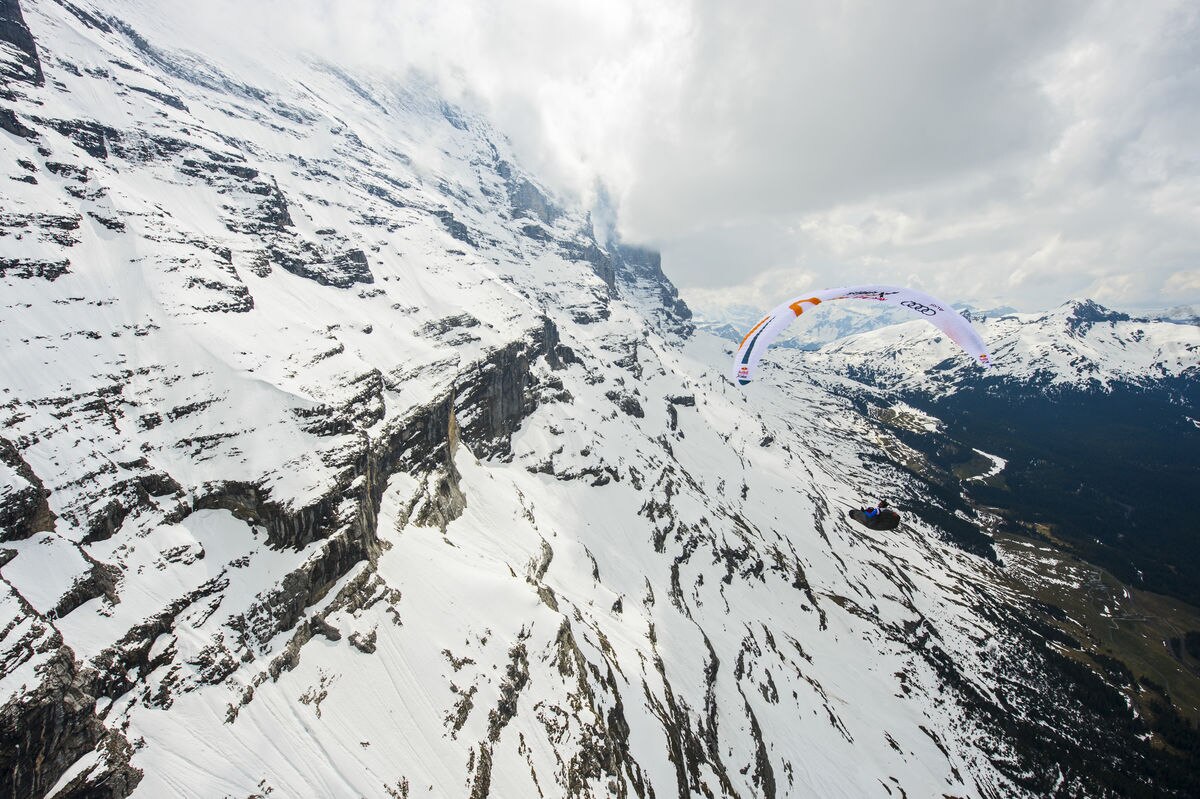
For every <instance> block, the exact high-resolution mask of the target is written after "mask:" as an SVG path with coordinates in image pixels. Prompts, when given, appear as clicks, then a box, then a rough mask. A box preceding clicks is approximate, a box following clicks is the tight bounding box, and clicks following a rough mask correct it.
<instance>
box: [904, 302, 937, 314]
mask: <svg viewBox="0 0 1200 799" xmlns="http://www.w3.org/2000/svg"><path fill="white" fill-rule="evenodd" d="M900 304H901V305H903V306H904V307H905V308H912V309H913V310H914V311H916V312H917V313H919V314H924V315H925V316H937V309H935V308H930V307H929V306H928V305H922V304H921V303H919V302H917V301H916V300H905V301H904V302H902V303H900Z"/></svg>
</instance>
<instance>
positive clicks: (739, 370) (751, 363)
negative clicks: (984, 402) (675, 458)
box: [731, 285, 992, 386]
mask: <svg viewBox="0 0 1200 799" xmlns="http://www.w3.org/2000/svg"><path fill="white" fill-rule="evenodd" d="M831 300H866V301H868V302H886V303H890V304H892V305H898V306H900V307H901V308H908V309H909V310H910V311H912V312H913V313H915V314H918V315H919V316H921V317H922V318H924V319H925V320H926V321H927V322H929V323H930V324H931V325H934V326H935V327H937V328H938V329H940V330H941V331H942V332H943V333H945V334H946V335H947V336H949V337H950V339H951V340H952V341H954V343H955V344H957V345H958V346H960V347H962V348H963V350H965V351H966V352H967V354H969V355H970V356H971V357H972V358H973V359H975V361H976V362H977V363H979V364H981V365H982V366H984V367H985V368H986V367H990V366H991V365H992V364H991V356H990V355H989V354H988V351H987V345H985V344H984V343H983V339H982V338H980V337H979V334H978V333H977V332H975V328H974V327H972V326H971V323H970V322H968V321H967V320H966V319H965V318H964V317H963V316H962V315H960V314H959V313H958V312H957V311H955V310H954V309H953V308H951V307H950V306H949V305H947V304H946V303H944V302H942V301H941V300H939V299H937V298H936V297H931V296H930V295H928V294H926V293H925V292H923V291H916V290H915V289H908V288H903V287H901V286H882V285H880V286H845V287H843V288H837V289H822V290H820V291H814V292H812V293H811V294H801V295H800V296H799V297H794V298H793V299H790V300H788V301H787V302H785V303H783V304H782V305H780V306H779V307H777V308H775V309H774V310H773V311H771V312H770V313H769V314H767V315H766V316H764V317H763V318H762V320H761V321H759V323H758V324H756V325H755V326H754V327H752V328H751V329H750V332H749V333H747V334H746V336H745V338H743V339H742V343H741V344H740V345H739V346H738V351H737V354H736V355H735V356H734V359H733V372H732V374H731V377H732V378H733V379H734V380H736V381H737V382H738V384H739V385H743V386H744V385H746V384H747V383H749V382H750V381H751V380H753V379H754V372H755V370H756V369H757V367H758V361H759V359H760V358H762V356H763V353H765V352H766V351H767V348H768V347H770V346H771V342H773V341H774V340H775V339H776V338H777V337H778V336H779V334H780V333H782V332H783V330H784V328H786V327H787V326H788V325H790V324H791V323H792V322H793V321H794V320H795V319H796V317H798V316H800V315H801V314H803V313H804V312H805V311H806V310H811V309H813V308H816V307H817V306H818V305H820V304H821V303H823V302H830V301H831Z"/></svg>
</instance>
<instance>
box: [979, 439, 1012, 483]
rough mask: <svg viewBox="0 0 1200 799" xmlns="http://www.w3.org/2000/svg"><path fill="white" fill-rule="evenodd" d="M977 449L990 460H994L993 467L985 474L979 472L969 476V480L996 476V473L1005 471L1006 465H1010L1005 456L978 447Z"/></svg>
mask: <svg viewBox="0 0 1200 799" xmlns="http://www.w3.org/2000/svg"><path fill="white" fill-rule="evenodd" d="M971 449H975V448H974V447H972V448H971ZM975 451H976V452H978V453H979V454H980V455H982V456H983V457H985V458H987V459H988V460H990V461H991V462H992V465H991V468H989V469H988V470H987V471H986V472H984V473H983V474H977V475H975V476H974V477H971V478H969V480H986V479H987V478H989V477H995V476H996V475H998V474H1000V472H1002V471H1004V467H1005V466H1007V465H1008V461H1006V460H1005V459H1004V458H1001V457H999V456H998V455H992V454H990V453H987V452H984V451H983V450H981V449H976V450H975Z"/></svg>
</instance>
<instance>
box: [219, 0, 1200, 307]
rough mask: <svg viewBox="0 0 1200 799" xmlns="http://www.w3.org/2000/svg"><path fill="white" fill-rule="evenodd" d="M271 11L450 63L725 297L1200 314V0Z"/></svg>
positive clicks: (464, 96) (667, 0) (265, 2)
mask: <svg viewBox="0 0 1200 799" xmlns="http://www.w3.org/2000/svg"><path fill="white" fill-rule="evenodd" d="M199 5H203V4H199ZM253 5H254V7H255V8H256V9H257V12H256V13H257V14H258V15H259V16H260V17H261V19H262V20H263V21H264V22H265V23H266V24H267V26H268V27H269V28H270V29H271V30H272V31H274V33H275V35H276V36H277V37H278V38H279V39H280V40H281V41H283V40H286V44H287V46H296V47H303V48H306V49H310V50H315V51H318V52H323V53H326V54H328V55H330V56H333V57H337V58H340V59H342V60H354V61H356V62H360V63H359V64H358V65H359V66H361V67H362V68H369V69H373V70H385V71H395V72H396V73H397V74H402V73H403V72H404V71H405V70H408V69H410V68H413V67H416V68H418V69H421V70H422V71H424V72H427V73H429V74H431V75H433V76H435V77H436V78H437V79H438V80H439V81H440V82H441V83H442V85H443V86H444V87H445V90H446V92H447V93H448V94H449V95H451V96H452V97H454V98H455V99H457V100H458V101H460V102H464V103H468V104H471V105H473V106H475V107H477V108H479V109H483V110H485V111H486V113H488V114H489V115H490V116H491V117H492V118H494V119H495V120H496V122H497V125H498V126H499V127H500V128H501V129H502V130H504V131H505V132H507V134H508V135H509V136H510V138H511V139H512V141H513V143H514V146H515V147H516V148H517V151H518V153H519V154H520V155H521V157H522V160H523V161H524V162H525V164H526V166H527V167H528V168H530V169H531V170H532V171H534V172H535V173H536V174H540V175H542V176H543V177H544V179H545V180H546V181H547V182H548V183H549V184H550V185H551V186H552V187H553V188H554V190H556V191H557V192H559V193H560V194H562V195H564V196H570V195H575V196H581V197H584V198H586V197H588V196H590V195H592V194H593V193H594V190H595V187H596V185H597V184H598V183H603V184H604V185H605V186H606V187H607V189H608V191H609V193H610V194H611V196H612V197H613V198H614V199H615V200H616V201H617V203H618V204H619V214H620V225H621V230H622V234H623V236H624V238H625V239H626V240H628V241H633V242H638V243H644V244H648V245H651V246H654V247H657V248H659V249H660V250H661V251H662V253H663V257H664V268H665V269H666V271H667V273H668V275H669V276H670V277H671V278H672V279H673V280H674V281H675V282H676V283H677V284H678V285H679V287H680V289H681V290H682V291H683V293H684V296H685V298H686V299H688V300H689V302H691V303H692V304H693V305H696V306H699V307H701V308H706V307H707V308H712V307H715V306H719V305H721V304H725V303H731V302H736V303H749V304H752V305H758V306H769V305H773V304H774V303H775V302H777V301H778V300H779V299H780V298H782V297H785V296H788V295H790V294H792V293H794V292H796V291H802V290H804V289H805V288H808V287H820V286H832V285H840V284H846V283H854V282H897V283H906V284H909V285H914V286H919V287H921V288H924V289H925V290H927V291H931V292H933V293H935V294H939V295H941V296H943V297H945V298H946V299H949V300H951V301H954V300H963V301H970V302H972V303H975V304H977V305H982V306H985V307H986V306H996V305H1011V306H1014V307H1017V308H1019V309H1022V310H1035V309H1041V308H1046V307H1050V306H1053V305H1057V304H1059V303H1060V302H1062V301H1064V300H1066V299H1068V298H1071V297H1083V296H1087V297H1093V298H1095V299H1097V300H1099V301H1101V302H1104V303H1106V304H1110V305H1115V306H1117V307H1121V308H1140V307H1148V306H1149V307H1155V306H1158V307H1167V306H1174V305H1181V304H1191V305H1197V306H1200V4H1197V3H1196V2H1194V0H1184V1H1183V2H1177V1H1173V0H1162V1H1160V0H1139V1H1138V2H1103V0H1100V1H1093V2H1070V1H1066V0H1062V1H1060V0H1056V1H1055V2H1045V0H1033V2H1020V0H1017V1H1016V2H1009V3H1004V4H996V3H988V2H982V0H980V1H979V2H973V3H968V2H958V1H954V0H943V1H942V2H926V1H925V0H912V2H906V3H879V2H867V1H866V0H862V1H861V2H860V1H859V0H842V1H840V2H839V1H835V0H809V1H806V2H790V1H787V0H780V1H779V2H765V1H763V2H751V3H736V4H735V3H728V2H723V0H655V2H644V1H643V0H593V2H587V3H584V2H574V1H573V0H519V2H518V0H477V1H472V2H453V3H448V2H441V1H440V0H438V1H437V2H425V1H424V0H422V1H421V2H392V1H387V2H385V0H336V1H335V0H289V1H288V2H283V0H262V2H260V3H257V4H253ZM217 7H220V6H217ZM225 8H226V9H228V12H229V14H233V15H237V16H245V15H246V13H247V10H246V9H247V7H246V5H245V4H238V5H236V6H233V5H232V4H230V3H229V2H228V0H226V2H225ZM230 18H231V17H230V16H228V15H227V14H217V15H213V16H211V17H210V23H211V24H213V25H216V26H218V27H221V26H224V27H225V28H226V29H227V27H228V22H229V19H230Z"/></svg>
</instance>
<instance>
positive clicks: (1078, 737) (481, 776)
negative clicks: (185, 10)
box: [0, 0, 1189, 799]
mask: <svg viewBox="0 0 1200 799" xmlns="http://www.w3.org/2000/svg"><path fill="white" fill-rule="evenodd" d="M115 8H116V10H114V4H109V5H107V6H105V7H100V6H97V5H92V4H89V3H85V2H78V3H76V2H68V1H67V0H57V1H53V0H26V1H25V2H22V3H20V4H18V3H17V2H16V0H0V48H2V49H0V75H2V76H3V80H4V83H3V86H2V88H0V128H3V132H2V133H0V148H2V150H3V165H4V169H5V170H6V174H5V175H4V179H5V182H4V189H3V192H2V196H3V211H2V213H0V282H2V286H3V289H2V291H3V302H2V303H0V335H2V336H3V347H4V350H3V352H4V354H3V360H2V361H0V364H2V368H0V377H2V382H0V409H2V410H3V418H4V428H5V432H4V433H3V435H2V436H0V478H2V482H0V491H2V493H0V744H2V745H0V788H2V790H3V792H4V793H5V794H6V795H13V796H56V797H85V796H87V797H124V796H129V795H132V796H144V797H168V796H205V797H207V796H268V795H273V796H391V797H416V796H469V797H472V798H473V799H474V798H476V797H485V796H500V797H510V796H535V795H536V796H577V797H584V796H596V797H599V796H638V797H652V796H660V797H661V796H669V795H678V796H681V797H684V796H689V795H706V796H718V795H724V796H747V797H748V796H789V795H813V794H815V795H819V796H826V797H838V796H844V797H861V796H905V795H907V796H934V795H953V796H979V797H989V796H1023V795H1026V796H1035V795H1045V794H1049V793H1052V792H1059V793H1061V794H1064V795H1072V794H1074V795H1112V794H1113V792H1115V791H1120V790H1122V788H1123V787H1128V786H1134V787H1138V788H1147V789H1150V788H1153V789H1155V790H1161V791H1163V792H1164V793H1166V794H1168V795H1170V794H1172V793H1173V794H1174V795H1184V792H1185V791H1186V790H1188V786H1189V783H1188V782H1187V780H1188V779H1189V776H1188V773H1187V770H1186V768H1183V767H1180V766H1179V765H1178V764H1177V763H1176V762H1175V761H1174V760H1172V759H1170V757H1169V756H1168V755H1167V754H1163V753H1162V752H1161V751H1159V750H1158V749H1156V748H1154V747H1153V746H1151V744H1150V743H1148V742H1147V741H1145V740H1143V739H1142V738H1141V737H1139V736H1142V735H1143V734H1144V732H1145V729H1146V728H1145V727H1144V726H1138V722H1136V721H1135V720H1134V719H1133V717H1132V716H1131V711H1130V710H1129V707H1128V706H1127V705H1126V704H1125V702H1126V699H1125V698H1123V697H1122V695H1121V694H1120V693H1118V691H1117V688H1119V687H1122V686H1121V685H1118V684H1116V683H1113V684H1111V685H1110V684H1109V682H1110V681H1109V680H1108V678H1106V677H1104V676H1102V675H1103V672H1102V671H1100V670H1097V671H1095V672H1094V671H1092V670H1088V669H1087V668H1083V667H1081V666H1079V665H1078V662H1079V659H1082V660H1085V661H1086V657H1084V656H1083V655H1082V654H1081V653H1080V652H1081V651H1082V650H1079V651H1074V650H1073V651H1071V652H1069V653H1068V654H1069V655H1070V656H1064V654H1062V652H1064V651H1067V650H1068V649H1070V646H1069V644H1064V643H1063V640H1065V639H1064V637H1063V635H1061V634H1060V635H1057V636H1056V635H1055V633H1054V630H1055V629H1057V628H1054V627H1053V625H1052V623H1051V622H1047V621H1045V618H1046V616H1045V614H1044V612H1043V609H1041V606H1039V605H1038V604H1037V603H1034V602H1031V601H1030V600H1029V599H1028V597H1027V590H1026V589H1027V586H1026V583H1025V582H1023V578H1022V575H1023V574H1025V573H1026V572H1034V571H1037V570H1038V566H1039V564H1041V563H1043V562H1044V561H1045V560H1046V558H1047V555H1046V553H1045V552H1044V551H1041V550H1038V549H1035V548H1023V547H1021V546H1017V545H1001V544H997V547H999V549H1000V557H996V556H994V555H993V552H994V550H993V549H992V543H991V541H990V540H989V539H987V538H985V537H982V536H979V534H978V533H977V532H975V533H973V534H974V535H977V536H979V537H980V538H981V540H983V542H984V543H983V544H982V545H980V546H974V545H970V546H967V545H963V546H960V545H956V544H955V543H954V541H955V540H959V541H960V543H961V542H962V541H963V540H965V539H963V538H962V536H961V535H960V533H961V530H960V529H959V528H961V527H962V526H964V525H968V526H983V527H987V526H988V525H989V524H990V523H991V522H990V519H991V517H989V516H988V515H987V514H986V512H985V511H976V509H974V508H973V507H972V506H971V505H970V504H968V503H964V501H963V498H962V496H961V493H960V491H959V489H958V488H957V487H956V485H957V484H956V482H955V481H954V479H953V477H952V476H949V475H946V474H944V473H943V472H942V471H939V470H937V469H935V468H934V467H932V466H931V467H930V468H928V469H920V468H915V466H916V465H918V464H920V463H922V462H923V456H922V455H921V453H920V452H918V451H916V450H914V449H913V448H912V447H910V446H908V445H907V444H906V443H905V436H906V435H908V433H907V432H905V431H909V430H913V429H919V430H922V431H925V433H926V434H928V435H937V432H936V431H937V427H938V425H937V421H936V420H932V421H929V420H928V417H924V416H922V415H921V414H920V413H918V412H917V411H915V410H914V409H912V408H910V407H908V406H904V405H902V404H900V403H898V402H897V401H896V400H895V399H894V398H893V397H891V396H890V395H888V394H886V393H885V392H883V391H882V390H880V389H875V388H871V387H869V386H865V385H863V384H861V383H856V382H854V381H852V380H849V379H847V378H846V377H845V376H844V375H843V374H841V373H839V372H838V371H837V370H825V369H819V368H814V369H810V370H792V371H787V370H781V369H777V370H773V372H772V374H771V375H769V376H768V379H765V380H763V381H762V383H761V384H760V385H756V386H755V387H754V390H753V391H750V392H744V391H741V390H738V389H735V388H734V387H733V386H732V385H730V384H729V383H728V382H727V381H726V380H725V379H724V377H723V372H724V369H725V361H726V358H727V357H728V356H727V352H728V350H729V346H728V344H727V342H724V341H722V340H720V339H718V338H716V337H713V336H710V335H707V334H704V333H696V332H695V331H694V330H693V327H692V323H691V322H690V320H689V312H688V309H687V308H686V306H685V305H683V303H681V302H680V301H679V299H678V296H677V294H676V292H675V289H674V288H673V287H672V286H671V285H670V283H669V282H668V281H667V280H666V278H665V277H664V276H663V274H662V271H661V269H660V263H659V259H658V256H657V255H656V254H654V253H652V252H648V251H645V250H641V249H638V248H635V247H628V246H623V245H621V244H619V243H613V242H607V241H606V242H603V243H602V242H600V241H598V240H597V239H596V236H595V234H594V233H593V227H594V226H593V225H592V223H591V220H590V219H589V217H588V215H587V213H586V211H585V210H583V209H581V208H578V207H575V206H573V205H572V204H571V203H570V202H567V201H561V200H556V199H555V198H553V197H551V196H550V193H549V192H548V191H546V190H545V189H544V188H543V187H542V186H541V185H540V184H539V182H538V180H537V178H536V176H533V175H530V174H527V173H526V172H525V171H524V170H523V169H522V167H521V166H520V164H519V163H517V160H516V159H515V157H514V156H513V155H512V153H511V151H510V148H509V147H508V145H507V143H506V142H505V140H504V138H503V136H502V135H501V133H500V132H499V131H497V130H495V129H494V128H493V126H492V125H491V124H489V122H488V121H487V120H486V119H484V118H482V117H481V116H479V115H477V114H474V113H472V112H470V111H469V110H466V109H463V108H459V107H455V106H453V105H451V104H449V103H447V102H446V101H445V100H444V99H443V98H441V97H440V96H439V95H438V93H437V91H436V88H435V87H434V86H432V85H430V84H428V83H426V82H423V81H422V80H421V79H420V78H417V77H412V78H410V79H407V80H403V81H400V80H396V79H387V80H385V79H381V78H378V77H372V76H370V75H359V74H354V75H352V74H350V73H349V72H347V71H345V70H344V69H342V68H340V67H339V66H337V65H334V64H329V63H322V62H314V61H310V60H303V59H299V58H294V57H284V56H283V55H281V54H272V55H271V57H270V58H269V59H266V58H264V59H262V61H261V62H260V63H257V64H256V66H255V67H254V68H253V69H249V68H247V67H245V66H244V65H242V59H241V58H239V59H238V61H237V63H235V62H233V61H232V60H230V61H228V62H226V61H223V60H222V59H220V58H218V57H215V56H212V55H207V56H206V55H200V54H197V53H192V52H187V51H185V50H182V49H179V48H178V47H171V46H168V45H166V44H162V43H161V42H163V41H171V40H172V37H171V36H168V32H169V26H170V25H171V18H170V12H169V10H161V9H157V8H148V7H147V6H145V5H142V4H137V3H133V2H130V3H119V4H115ZM242 56H243V57H245V54H242ZM268 62H269V63H268ZM997 324H999V322H997ZM793 355H795V356H797V357H799V356H801V355H804V354H803V353H795V352H794V353H793ZM811 357H814V358H817V357H831V356H825V355H821V356H816V355H813V356H811ZM814 363H815V361H814ZM868 406H869V407H868ZM882 410H887V411H888V414H887V416H886V421H884V420H883V419H884V417H883V416H881V415H880V411H882ZM880 453H883V454H884V455H882V456H881V454H880ZM881 486H886V490H888V491H889V492H891V493H895V494H903V495H905V496H908V497H910V502H909V504H910V506H911V510H912V513H911V518H910V522H909V523H908V524H906V525H905V526H904V527H902V528H901V529H900V530H899V531H898V532H897V533H895V534H890V535H883V534H876V533H872V532H870V531H866V530H864V529H862V528H857V527H852V526H851V523H850V522H849V521H848V520H846V519H845V515H844V511H845V507H846V506H848V505H858V504H860V503H861V502H862V501H863V498H864V497H870V496H873V495H875V493H876V492H878V491H880V490H881ZM972 529H974V527H972ZM968 550H971V551H968ZM1023 569H1024V571H1023ZM1043 571H1044V569H1043ZM1064 579H1068V578H1064ZM1069 579H1074V578H1069ZM1077 644H1078V642H1077ZM1082 646H1084V645H1083V644H1078V647H1082ZM1078 647H1077V649H1078ZM1123 690H1125V691H1126V692H1127V695H1128V692H1130V691H1131V690H1132V689H1130V688H1129V687H1128V686H1124V687H1123ZM1150 773H1154V774H1156V775H1157V776H1156V777H1154V778H1153V779H1152V778H1151V777H1149V776H1147V775H1148V774H1150ZM1156 781H1157V782H1156Z"/></svg>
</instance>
